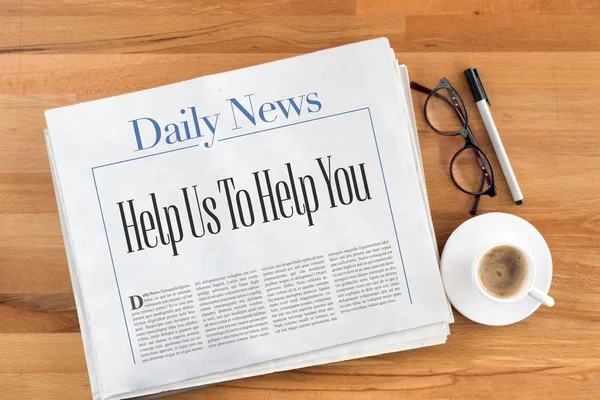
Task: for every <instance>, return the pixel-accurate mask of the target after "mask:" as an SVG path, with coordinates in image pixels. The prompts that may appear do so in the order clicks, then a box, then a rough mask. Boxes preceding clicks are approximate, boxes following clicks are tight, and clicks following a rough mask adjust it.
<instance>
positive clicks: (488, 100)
mask: <svg viewBox="0 0 600 400" xmlns="http://www.w3.org/2000/svg"><path fill="white" fill-rule="evenodd" d="M473 72H474V75H475V78H476V79H477V83H478V84H479V87H480V88H481V91H482V92H483V97H484V98H485V101H487V103H488V104H489V105H490V106H491V105H492V102H491V101H490V98H489V97H488V94H487V92H486V91H485V86H483V82H482V80H481V77H480V76H479V71H477V68H473Z"/></svg>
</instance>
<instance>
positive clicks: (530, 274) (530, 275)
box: [471, 242, 554, 307]
mask: <svg viewBox="0 0 600 400" xmlns="http://www.w3.org/2000/svg"><path fill="white" fill-rule="evenodd" d="M500 246H508V247H512V248H514V249H516V250H518V251H519V252H520V253H521V254H523V256H525V259H526V260H527V263H526V264H527V265H526V268H527V281H526V282H525V284H524V285H523V286H522V287H521V289H520V290H519V291H518V292H516V293H515V294H513V295H512V296H510V297H502V298H500V297H496V296H494V295H493V294H491V293H490V292H489V291H487V290H486V289H485V287H484V286H483V284H482V282H481V280H480V279H479V265H480V264H481V261H482V259H483V257H484V256H485V255H486V254H487V253H488V252H489V251H490V250H492V249H494V248H496V247H500ZM535 271H536V265H535V262H534V261H533V258H532V257H531V254H530V253H529V252H528V251H527V250H525V249H523V248H522V247H521V246H518V245H516V244H514V243H509V242H498V243H495V244H494V245H492V246H488V247H486V248H485V249H483V251H481V252H479V253H478V256H477V257H475V259H474V260H473V265H472V266H471V278H472V280H473V284H474V285H475V286H476V287H477V289H478V290H479V292H480V293H481V294H482V295H483V296H485V297H486V298H488V299H489V300H491V301H494V302H496V303H516V302H518V301H519V300H522V299H523V298H525V296H530V297H532V298H533V299H535V300H537V301H539V302H540V303H542V304H543V305H545V306H548V307H552V306H553V305H554V299H553V298H552V297H550V296H548V295H547V294H546V293H544V292H542V291H541V290H539V289H538V288H536V287H535V286H534V282H535V275H536V274H535Z"/></svg>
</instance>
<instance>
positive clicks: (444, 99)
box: [425, 87, 466, 135]
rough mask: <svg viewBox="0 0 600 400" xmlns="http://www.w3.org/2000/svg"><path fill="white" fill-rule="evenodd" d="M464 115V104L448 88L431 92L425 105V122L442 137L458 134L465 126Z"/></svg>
mask: <svg viewBox="0 0 600 400" xmlns="http://www.w3.org/2000/svg"><path fill="white" fill-rule="evenodd" d="M461 114H462V116H463V117H462V118H461ZM465 115H466V112H465V110H464V104H463V103H462V101H461V100H460V97H459V96H458V94H457V93H456V92H455V91H454V90H452V89H450V88H445V87H442V88H439V89H437V90H436V91H434V92H432V93H431V94H430V95H429V98H428V100H427V104H426V105H425V116H426V118H427V122H428V123H429V125H430V126H431V127H432V128H433V129H434V130H435V131H437V132H438V133H439V134H442V135H456V134H457V133H459V132H460V131H461V130H462V129H463V128H464V127H465V125H466V121H465V119H464V116H465Z"/></svg>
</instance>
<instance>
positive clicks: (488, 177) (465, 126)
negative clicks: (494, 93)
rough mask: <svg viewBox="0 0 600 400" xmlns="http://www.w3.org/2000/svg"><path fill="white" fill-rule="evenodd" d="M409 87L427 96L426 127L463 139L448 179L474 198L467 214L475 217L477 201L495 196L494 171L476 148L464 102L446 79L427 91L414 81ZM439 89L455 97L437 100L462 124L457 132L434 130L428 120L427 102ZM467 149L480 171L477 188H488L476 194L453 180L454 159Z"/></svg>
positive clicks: (485, 156) (424, 111) (488, 161)
mask: <svg viewBox="0 0 600 400" xmlns="http://www.w3.org/2000/svg"><path fill="white" fill-rule="evenodd" d="M410 87H411V89H413V90H416V91H418V92H421V93H424V94H427V99H426V100H425V104H424V106H423V114H424V116H425V121H426V122H427V125H429V127H430V128H431V129H433V131H434V132H436V133H437V134H439V135H442V136H458V135H461V136H462V137H463V139H465V145H464V146H463V147H462V148H460V149H459V150H458V151H457V152H456V153H455V154H454V156H453V157H452V160H451V161H450V178H451V179H452V182H453V183H454V186H456V187H457V188H458V189H459V190H460V191H461V192H463V193H466V194H468V195H471V196H474V199H473V202H472V203H471V207H470V208H469V214H471V215H475V214H476V213H477V208H478V206H479V200H480V198H481V196H490V197H494V196H496V185H495V181H494V170H493V168H492V164H491V162H490V160H489V158H488V156H487V155H486V154H485V152H484V151H483V150H482V149H481V148H480V147H479V146H477V142H476V141H475V136H474V135H473V131H472V130H471V127H470V126H469V120H468V113H467V108H466V106H465V102H464V100H463V99H462V97H461V96H460V94H458V92H457V91H456V89H454V87H453V86H452V85H451V84H450V82H449V81H448V79H447V78H442V79H440V82H439V84H438V85H437V86H436V87H435V88H433V89H429V88H427V87H425V86H423V85H421V84H419V83H417V82H415V81H412V82H410ZM441 89H448V90H450V91H451V93H453V94H454V95H455V98H453V99H452V100H453V101H454V103H451V102H449V101H448V100H447V99H446V98H445V97H444V96H439V98H442V99H443V100H444V101H446V102H447V103H449V105H450V106H451V107H452V108H453V110H454V112H455V113H456V116H457V117H458V119H459V120H460V122H461V123H462V128H461V129H460V130H459V131H457V132H453V133H446V132H442V131H440V130H438V129H436V128H435V127H434V125H433V124H432V123H431V121H430V120H429V117H428V115H427V104H428V103H429V100H430V99H431V98H432V97H433V96H434V95H436V93H437V92H439V90H441ZM457 100H459V101H460V105H462V108H461V107H460V106H459V104H458V103H457ZM463 112H464V114H463ZM469 148H472V149H473V150H474V151H473V154H474V155H475V160H476V162H477V163H478V164H479V166H480V168H481V170H482V174H481V180H480V183H479V187H480V188H482V189H483V185H484V184H485V182H487V184H488V188H487V189H486V190H478V191H477V192H469V191H467V190H465V189H464V188H462V187H461V186H460V185H459V184H458V182H457V181H456V179H455V178H454V174H453V173H452V169H453V166H454V162H455V161H456V157H457V156H458V155H459V154H461V153H462V152H463V151H465V150H467V149H469ZM480 154H481V155H483V157H484V158H485V161H484V160H483V159H482V158H481V156H480ZM486 162H487V165H488V166H489V171H488V169H487V168H486Z"/></svg>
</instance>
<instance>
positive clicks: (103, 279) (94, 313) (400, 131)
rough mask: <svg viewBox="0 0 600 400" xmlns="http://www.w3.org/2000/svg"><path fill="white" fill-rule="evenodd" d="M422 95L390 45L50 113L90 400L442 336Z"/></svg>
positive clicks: (444, 316)
mask: <svg viewBox="0 0 600 400" xmlns="http://www.w3.org/2000/svg"><path fill="white" fill-rule="evenodd" d="M407 88H408V85H407V75H406V70H405V69H404V68H399V67H398V65H397V63H396V61H395V58H394V56H393V53H392V52H391V50H390V47H389V43H388V42H387V40H386V39H376V40H372V41H367V42H361V43H357V44H353V45H348V46H342V47H339V48H335V49H330V50H326V51H321V52H317V53H312V54H308V55H305V56H300V57H296V58H292V59H286V60H281V61H278V62H273V63H269V64H265V65H261V66H256V67H251V68H246V69H242V70H238V71H232V72H228V73H224V74H218V75H213V76H209V77H205V78H198V79H194V80H191V81H187V82H181V83H177V84H173V85H168V86H164V87H160V88H155V89H150V90H146V91H142V92H137V93H131V94H127V95H122V96H117V97H113V98H108V99H103V100H98V101H94V102H89V103H82V104H78V105H74V106H70V107H64V108H60V109H55V110H49V111H47V112H46V118H47V122H48V128H49V129H48V131H47V133H46V139H47V144H48V150H49V155H50V162H51V166H52V171H53V179H54V183H55V188H56V193H57V201H58V204H59V210H60V214H61V222H62V226H63V233H64V237H65V246H66V249H67V254H68V259H69V267H70V271H71V279H72V282H73V288H74V292H75V297H76V301H77V309H78V313H79V319H80V324H81V330H82V336H83V338H84V347H85V352H86V360H87V363H88V370H89V372H90V380H91V382H92V385H91V386H92V393H93V396H94V398H98V399H113V398H114V399H119V398H129V397H135V396H146V395H153V394H155V393H164V392H168V391H173V390H180V389H185V388H189V387H195V386H202V385H206V384H212V383H216V382H221V381H224V380H230V379H237V378H240V377H245V376H252V375H258V374H263V373H268V372H273V371H278V370H283V369H290V368H298V367H303V366H307V365H315V364H319V363H324V362H333V361H340V360H344V359H349V358H356V357H361V356H368V355H373V354H381V353H384V352H390V351H398V350H403V349H409V348H414V347H422V346H424V345H430V344H438V343H443V342H444V341H445V337H446V335H447V334H448V328H447V324H448V323H449V322H451V321H452V316H451V315H452V314H451V312H450V310H449V307H448V303H447V301H446V299H445V296H444V291H443V288H442V285H441V279H440V275H439V271H438V267H437V247H436V244H435V237H434V236H433V227H432V224H431V219H430V215H429V209H428V205H427V198H426V191H425V187H424V178H423V174H422V167H421V162H420V155H419V152H418V141H417V140H416V130H415V128H414V116H412V107H411V106H410V104H409V102H410V98H409V96H410V94H407V92H406V91H407Z"/></svg>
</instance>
